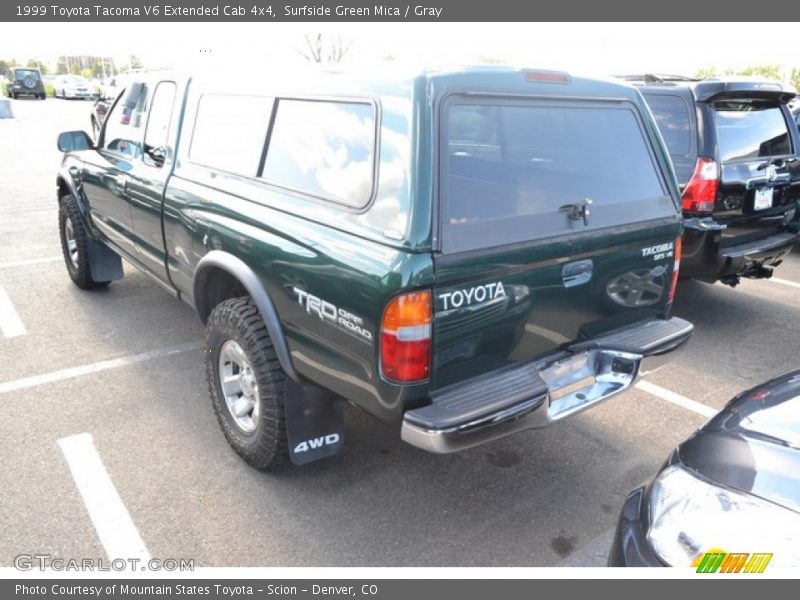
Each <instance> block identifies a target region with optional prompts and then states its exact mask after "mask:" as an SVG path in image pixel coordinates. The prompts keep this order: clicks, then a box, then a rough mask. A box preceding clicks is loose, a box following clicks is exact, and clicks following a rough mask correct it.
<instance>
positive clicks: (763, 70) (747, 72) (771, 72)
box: [694, 65, 800, 86]
mask: <svg viewBox="0 0 800 600" xmlns="http://www.w3.org/2000/svg"><path fill="white" fill-rule="evenodd" d="M717 75H719V73H718V72H717V69H716V67H704V68H702V69H697V71H695V74H694V76H695V77H696V78H697V79H706V78H708V77H716V76H717ZM724 75H728V76H731V75H744V76H746V77H763V78H765V79H771V80H773V81H783V78H784V71H783V69H782V68H781V66H780V65H752V66H749V67H745V68H744V69H725V72H724ZM791 76H792V81H793V82H795V86H796V85H797V82H798V79H800V69H796V68H795V69H792V73H791Z"/></svg>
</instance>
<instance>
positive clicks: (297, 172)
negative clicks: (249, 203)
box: [262, 99, 376, 208]
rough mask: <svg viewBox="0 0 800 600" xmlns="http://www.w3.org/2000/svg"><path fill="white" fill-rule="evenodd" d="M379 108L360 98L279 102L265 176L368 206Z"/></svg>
mask: <svg viewBox="0 0 800 600" xmlns="http://www.w3.org/2000/svg"><path fill="white" fill-rule="evenodd" d="M375 138H376V134H375V108H374V106H373V105H372V104H365V103H358V102H333V101H318V100H284V99H281V100H280V101H279V102H278V110H277V112H276V114H275V125H274V126H273V129H272V133H271V134H270V140H269V148H268V149H267V158H266V161H265V163H264V172H263V174H262V177H264V179H267V180H269V181H270V182H272V183H275V184H277V185H281V186H284V187H287V188H291V189H295V190H298V191H301V192H305V193H308V194H311V195H313V196H318V197H321V198H326V199H330V200H334V201H336V202H339V203H341V204H346V205H348V206H351V207H359V208H360V207H363V206H365V205H366V204H367V203H368V202H369V199H370V197H371V196H372V187H373V172H374V160H375V156H374V153H375Z"/></svg>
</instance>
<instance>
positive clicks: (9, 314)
mask: <svg viewBox="0 0 800 600" xmlns="http://www.w3.org/2000/svg"><path fill="white" fill-rule="evenodd" d="M0 330H2V331H3V335H4V336H5V337H7V338H10V337H17V336H19V335H25V334H26V333H28V332H27V331H25V325H23V324H22V320H21V319H20V318H19V315H18V314H17V311H16V309H15V308H14V303H13V302H11V298H9V297H8V294H7V293H6V291H5V290H4V289H3V286H1V285H0Z"/></svg>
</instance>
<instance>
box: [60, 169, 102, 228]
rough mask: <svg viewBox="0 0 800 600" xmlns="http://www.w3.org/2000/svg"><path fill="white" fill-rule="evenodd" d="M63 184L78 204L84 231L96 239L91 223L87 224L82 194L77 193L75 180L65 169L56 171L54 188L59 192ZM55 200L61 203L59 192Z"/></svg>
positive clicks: (87, 216) (87, 218)
mask: <svg viewBox="0 0 800 600" xmlns="http://www.w3.org/2000/svg"><path fill="white" fill-rule="evenodd" d="M62 181H63V182H64V185H65V186H66V188H67V190H69V193H70V194H72V197H73V198H75V201H76V202H77V203H78V210H79V211H80V212H81V218H83V224H84V226H85V227H86V230H87V231H88V232H89V234H90V235H91V236H92V237H93V238H94V237H96V235H97V234H96V233H95V229H94V227H92V223H90V222H89V215H88V214H87V212H86V202H84V199H83V194H81V193H80V192H79V191H78V186H77V185H76V184H75V180H74V179H73V178H72V175H70V172H69V170H68V169H67V168H66V167H61V168H60V169H59V170H58V175H57V176H56V187H57V188H58V189H59V190H60V189H61V182H62ZM57 200H58V201H59V202H61V192H58V198H57Z"/></svg>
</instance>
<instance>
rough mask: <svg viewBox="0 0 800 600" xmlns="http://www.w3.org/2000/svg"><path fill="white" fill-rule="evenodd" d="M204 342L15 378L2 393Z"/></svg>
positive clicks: (1, 388) (4, 385) (192, 347)
mask: <svg viewBox="0 0 800 600" xmlns="http://www.w3.org/2000/svg"><path fill="white" fill-rule="evenodd" d="M202 347H203V344H199V343H196V342H193V343H191V344H183V345H181V346H175V347H173V348H162V349H160V350H151V351H149V352H142V353H141V354H131V355H129V356H121V357H119V358H112V359H111V360H104V361H101V362H96V363H91V364H88V365H81V366H79V367H70V368H68V369H61V370H59V371H51V372H50V373H43V374H41V375H34V376H32V377H24V378H22V379H13V380H11V381H4V382H3V383H0V394H7V393H8V392H16V391H18V390H23V389H25V388H30V387H35V386H37V385H44V384H46V383H53V382H55V381H63V380H65V379H74V378H75V377H80V376H81V375H88V374H89V373H97V372H98V371H106V370H108V369H116V368H118V367H124V366H127V365H132V364H134V363H138V362H143V361H146V360H152V359H154V358H162V357H164V356H170V355H171V354H178V353H179V352H186V351H187V350H197V349H198V348H202Z"/></svg>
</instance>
